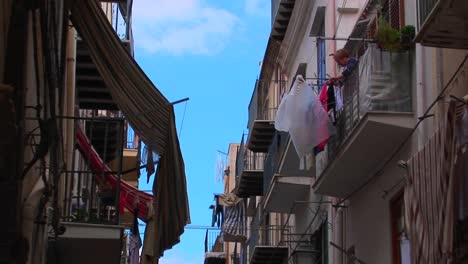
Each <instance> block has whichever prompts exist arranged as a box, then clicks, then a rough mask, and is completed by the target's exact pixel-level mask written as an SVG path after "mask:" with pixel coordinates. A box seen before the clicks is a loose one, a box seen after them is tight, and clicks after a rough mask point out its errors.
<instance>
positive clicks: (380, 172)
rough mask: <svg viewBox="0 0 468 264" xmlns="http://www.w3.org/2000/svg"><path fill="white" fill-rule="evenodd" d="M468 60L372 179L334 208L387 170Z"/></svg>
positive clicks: (466, 56) (464, 61)
mask: <svg viewBox="0 0 468 264" xmlns="http://www.w3.org/2000/svg"><path fill="white" fill-rule="evenodd" d="M467 60H468V55H465V58H464V59H463V61H462V62H461V63H460V65H459V66H458V68H457V70H456V71H455V73H454V74H453V75H452V77H451V78H450V80H449V81H448V82H447V84H446V85H445V86H444V88H443V89H442V90H441V91H440V93H439V94H438V95H437V97H436V99H435V100H434V101H433V102H432V103H431V104H430V105H429V107H428V108H427V109H426V111H425V112H424V114H423V115H422V116H421V117H420V118H419V120H418V122H417V123H416V125H415V126H414V127H413V128H412V129H411V131H410V133H409V134H408V136H406V138H405V139H404V140H403V141H402V142H401V143H400V145H398V148H397V149H396V150H395V151H394V152H393V153H392V154H391V155H390V157H389V158H388V159H386V160H385V162H384V164H383V165H382V166H381V167H380V168H379V169H378V170H377V172H376V173H374V175H373V176H372V177H370V178H369V179H368V180H366V181H365V182H364V183H362V184H361V185H360V186H359V187H358V188H356V189H355V190H354V191H352V192H351V193H350V194H348V195H347V196H345V198H343V199H341V200H340V201H339V202H338V203H337V204H336V206H340V205H342V204H343V203H344V202H345V201H347V200H349V199H350V198H351V197H353V196H354V195H355V194H356V193H358V192H360V191H361V190H362V189H364V188H365V187H366V186H367V185H369V184H370V183H372V182H373V181H374V180H375V179H376V178H377V177H379V176H380V175H382V174H383V172H384V170H385V169H386V168H387V166H388V165H389V164H390V163H391V162H392V160H393V159H394V158H395V157H396V156H397V155H398V154H399V153H400V151H401V150H402V149H403V147H404V146H405V145H406V143H408V141H409V140H410V139H411V137H412V136H413V134H414V132H416V130H417V128H418V127H419V125H420V124H421V123H422V122H423V121H424V120H426V118H427V117H428V114H429V112H430V111H431V110H432V108H433V107H434V106H435V105H436V103H437V102H438V101H440V100H441V99H442V98H444V94H445V92H446V91H448V90H449V89H448V88H449V87H450V85H451V84H452V82H453V81H454V80H455V77H456V76H457V75H458V73H459V72H460V71H461V70H462V68H463V66H464V65H465V63H466V61H467Z"/></svg>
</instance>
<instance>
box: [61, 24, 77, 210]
mask: <svg viewBox="0 0 468 264" xmlns="http://www.w3.org/2000/svg"><path fill="white" fill-rule="evenodd" d="M66 63H67V65H66V69H67V72H66V75H67V76H66V78H67V79H66V80H67V83H66V91H65V92H66V99H65V100H66V104H65V107H66V109H65V115H66V116H74V115H75V77H76V76H75V73H76V30H75V28H74V27H72V25H71V24H70V25H69V29H68V34H67V55H66ZM65 122H66V126H65V127H66V131H65V140H66V142H65V157H66V169H67V171H71V170H72V163H73V162H74V161H73V150H74V146H73V142H74V139H75V136H74V135H75V123H74V120H72V119H66V120H65ZM71 178H72V177H66V179H68V180H66V181H65V184H64V185H65V186H64V187H65V188H64V189H65V190H71V189H70V188H69V185H70V184H71ZM65 193H66V191H65ZM68 197H71V194H68V195H65V197H64V205H63V207H64V208H65V213H68V211H67V210H70V208H68V203H69V202H70V201H69V198H68Z"/></svg>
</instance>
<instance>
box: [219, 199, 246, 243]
mask: <svg viewBox="0 0 468 264" xmlns="http://www.w3.org/2000/svg"><path fill="white" fill-rule="evenodd" d="M218 204H222V205H225V206H224V221H223V224H222V227H221V231H222V234H223V240H224V241H225V242H244V241H245V240H246V239H247V226H246V222H247V215H246V210H245V208H246V206H245V199H241V198H238V197H237V196H236V195H235V194H233V193H231V194H225V195H222V196H221V195H220V196H218Z"/></svg>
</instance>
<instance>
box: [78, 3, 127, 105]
mask: <svg viewBox="0 0 468 264" xmlns="http://www.w3.org/2000/svg"><path fill="white" fill-rule="evenodd" d="M115 1H116V0H113V1H109V2H115ZM122 2H123V1H122ZM122 2H121V1H119V3H109V4H108V5H109V6H110V7H111V8H110V9H112V10H106V9H107V8H104V9H105V10H104V11H105V12H106V14H110V15H109V20H110V22H111V24H112V26H113V28H114V30H115V32H116V33H117V35H118V36H119V37H120V38H121V40H122V45H124V46H125V48H126V49H127V50H128V52H129V53H132V50H133V38H132V34H131V33H130V32H131V29H130V26H129V25H130V24H128V23H127V22H126V21H127V19H129V17H131V14H130V13H128V12H127V10H131V9H129V8H128V7H125V4H124V3H122ZM125 2H126V1H125ZM76 90H77V98H78V103H79V106H80V108H81V109H103V110H118V107H117V105H116V104H115V103H114V101H113V99H112V96H111V94H110V92H109V90H108V88H107V86H106V84H105V83H104V79H103V78H102V77H101V75H100V73H99V72H98V70H97V67H96V64H95V63H94V62H93V60H92V58H91V54H90V52H89V49H88V47H87V46H86V44H85V42H84V41H83V40H81V39H80V38H79V39H78V40H77V48H76Z"/></svg>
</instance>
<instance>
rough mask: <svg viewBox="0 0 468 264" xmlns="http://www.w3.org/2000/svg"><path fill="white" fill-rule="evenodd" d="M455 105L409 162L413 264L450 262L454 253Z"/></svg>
mask: <svg viewBox="0 0 468 264" xmlns="http://www.w3.org/2000/svg"><path fill="white" fill-rule="evenodd" d="M454 110H455V104H454V103H451V104H450V106H449V110H448V114H447V118H446V123H445V124H443V125H441V126H440V128H439V130H438V131H437V132H436V133H435V134H434V136H433V137H432V138H431V139H430V140H429V142H428V143H427V144H426V146H425V147H424V148H423V149H422V150H421V151H420V152H418V153H417V154H416V155H415V156H414V157H413V158H411V159H410V160H409V161H408V163H407V164H408V184H407V186H406V189H405V209H406V225H407V231H408V234H409V238H410V245H411V263H413V264H422V263H424V264H441V263H450V262H451V258H452V253H453V221H454V207H453V204H454V177H453V164H454V156H455V155H454V149H455V136H454V124H455V122H454V121H455V111H454Z"/></svg>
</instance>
